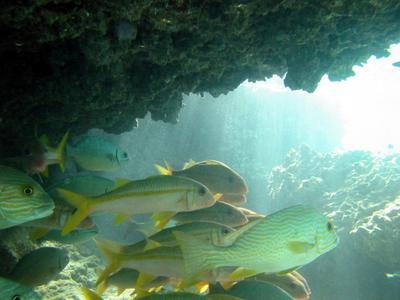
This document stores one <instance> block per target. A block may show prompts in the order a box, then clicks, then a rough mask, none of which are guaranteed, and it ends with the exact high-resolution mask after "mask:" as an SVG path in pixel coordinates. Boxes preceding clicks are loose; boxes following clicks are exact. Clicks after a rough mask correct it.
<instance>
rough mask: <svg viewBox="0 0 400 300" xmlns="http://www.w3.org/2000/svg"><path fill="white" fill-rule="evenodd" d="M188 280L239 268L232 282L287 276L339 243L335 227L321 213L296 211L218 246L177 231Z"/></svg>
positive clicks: (279, 215) (247, 229)
mask: <svg viewBox="0 0 400 300" xmlns="http://www.w3.org/2000/svg"><path fill="white" fill-rule="evenodd" d="M174 234H175V236H176V238H177V242H178V245H180V247H181V250H182V253H183V257H184V264H185V276H186V280H192V279H194V278H197V277H198V275H201V274H203V273H206V272H207V271H210V270H213V269H215V268H219V267H238V269H237V270H236V271H235V272H233V273H232V275H231V279H232V280H235V279H238V278H241V279H243V278H246V277H249V276H252V275H255V274H258V273H278V272H287V271H290V270H294V269H296V268H299V267H301V266H303V265H305V264H307V263H310V262H311V261H313V260H314V259H316V258H317V257H318V256H320V255H321V254H323V253H325V252H327V251H329V250H331V249H333V248H334V247H336V245H337V244H338V237H337V235H336V233H335V231H334V229H333V225H332V223H331V222H330V221H328V219H327V218H326V217H325V216H324V215H322V214H321V213H319V212H317V211H316V210H315V209H313V208H311V207H307V206H303V205H296V206H292V207H289V208H286V209H283V210H280V211H278V212H276V213H274V214H271V215H269V216H267V217H266V218H261V219H259V220H255V221H253V222H251V223H249V224H247V225H245V226H243V227H241V228H240V229H238V230H236V231H234V232H231V233H228V234H227V235H226V236H225V237H224V239H223V241H222V242H219V243H218V244H217V245H216V244H215V243H214V245H212V244H211V245H210V244H206V243H204V242H203V241H200V240H198V239H196V238H195V237H193V236H191V235H189V234H187V233H183V232H179V231H177V232H174Z"/></svg>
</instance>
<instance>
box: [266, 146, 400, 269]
mask: <svg viewBox="0 0 400 300" xmlns="http://www.w3.org/2000/svg"><path fill="white" fill-rule="evenodd" d="M268 191H269V201H271V203H272V205H273V206H275V207H282V206H288V205H293V204H294V203H308V204H311V205H314V206H316V207H321V208H322V210H323V211H325V212H326V213H327V215H328V216H329V217H331V218H332V219H333V220H334V223H335V224H336V225H337V227H338V228H339V230H340V231H342V232H343V233H342V234H343V235H344V238H345V239H346V243H352V245H353V247H354V248H357V249H363V253H364V254H365V255H367V256H369V257H370V258H371V259H373V260H374V261H377V262H379V263H381V264H382V265H384V266H386V267H387V268H388V269H398V268H400V263H399V260H398V256H397V254H396V253H397V251H398V249H399V247H400V230H399V228H400V226H399V225H400V154H399V153H395V152H393V153H386V154H372V153H370V152H366V151H350V152H337V153H326V154H322V153H318V152H315V151H312V150H311V149H309V148H308V147H306V146H302V147H301V148H300V149H299V150H291V151H290V152H289V154H288V156H287V158H286V161H285V163H284V164H283V165H281V166H278V167H276V168H274V170H273V171H272V172H271V174H270V177H269V182H268Z"/></svg>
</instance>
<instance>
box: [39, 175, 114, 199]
mask: <svg viewBox="0 0 400 300" xmlns="http://www.w3.org/2000/svg"><path fill="white" fill-rule="evenodd" d="M113 187H114V181H113V180H110V179H107V178H104V177H100V176H96V175H82V176H71V177H67V178H65V179H63V180H61V181H59V182H57V183H55V184H53V185H51V186H49V187H48V188H46V191H47V192H48V193H49V195H50V196H51V197H52V198H53V199H63V198H62V197H61V196H60V195H59V194H58V192H57V189H58V188H62V189H65V190H69V191H72V192H74V193H78V194H81V195H85V196H87V197H95V196H99V195H101V194H104V193H107V192H109V191H111V190H112V188H113Z"/></svg>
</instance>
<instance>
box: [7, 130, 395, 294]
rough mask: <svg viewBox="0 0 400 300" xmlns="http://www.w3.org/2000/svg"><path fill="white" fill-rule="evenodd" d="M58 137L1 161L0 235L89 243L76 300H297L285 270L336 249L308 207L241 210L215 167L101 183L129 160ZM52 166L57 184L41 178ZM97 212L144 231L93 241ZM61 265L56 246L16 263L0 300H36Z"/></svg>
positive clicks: (299, 290) (237, 188) (102, 146)
mask: <svg viewBox="0 0 400 300" xmlns="http://www.w3.org/2000/svg"><path fill="white" fill-rule="evenodd" d="M69 138H70V136H69V132H67V133H66V134H65V135H64V136H63V137H62V138H61V140H60V142H59V143H58V145H57V146H51V143H50V142H49V140H48V138H47V137H46V136H45V135H42V136H41V137H39V138H36V137H35V138H34V139H33V142H31V143H29V144H28V146H27V147H26V149H24V151H23V153H22V154H18V155H16V156H15V157H10V158H6V159H2V160H1V161H0V230H4V229H7V228H10V227H15V226H23V227H26V228H28V229H29V231H30V233H29V238H30V239H31V240H32V241H34V242H36V243H38V244H40V243H42V242H43V241H53V242H57V243H59V244H60V245H65V244H70V245H71V244H72V245H75V244H78V243H84V242H88V241H92V240H94V241H95V242H96V245H97V247H98V249H99V250H100V253H102V255H103V256H104V258H105V261H106V266H105V268H104V269H103V270H102V271H101V272H99V275H98V278H97V281H96V290H91V289H88V288H87V287H84V286H81V287H77V293H78V294H79V295H80V297H81V298H82V299H102V295H103V294H104V293H105V291H106V290H107V289H108V288H109V287H115V288H116V289H117V294H118V295H120V294H121V293H123V292H124V291H125V290H127V289H131V290H132V291H134V292H133V293H132V299H222V300H223V299H227V300H229V299H231V300H235V299H267V300H268V299H277V300H279V299H296V300H305V299H309V297H310V295H311V289H310V287H309V286H308V283H307V281H306V279H305V278H304V277H303V276H302V275H301V274H300V273H298V272H297V271H296V270H298V269H299V268H301V267H302V266H304V265H306V264H309V263H310V262H312V261H313V260H315V259H317V258H318V257H319V256H320V255H323V254H324V253H326V252H328V251H330V250H332V249H334V248H335V247H336V246H337V245H338V243H339V238H338V236H337V235H336V232H335V228H334V225H333V224H332V222H331V221H330V220H328V219H327V218H326V217H325V216H324V215H323V214H322V213H321V212H319V211H318V210H316V209H315V208H312V207H309V206H307V205H296V206H291V207H287V208H285V209H282V210H279V211H276V212H274V213H272V214H268V215H263V214H259V213H257V212H254V211H251V210H249V209H247V208H244V207H240V206H241V205H243V204H245V203H246V201H247V199H246V195H245V194H246V193H247V192H248V187H247V184H246V182H245V180H244V178H243V177H242V176H241V175H240V174H239V173H238V172H236V171H235V170H233V169H232V168H231V167H229V166H228V165H226V164H224V163H222V162H219V161H216V160H206V161H201V162H194V161H192V160H191V161H189V162H187V163H185V164H184V166H183V168H182V169H181V170H174V169H173V168H172V167H171V166H170V165H168V163H166V166H165V167H163V166H161V165H158V164H156V165H155V167H156V170H157V171H158V173H159V174H154V175H153V176H150V177H147V178H143V179H139V180H130V179H125V178H114V179H113V180H111V179H109V178H104V177H101V176H98V175H97V174H96V173H88V172H98V171H102V172H109V171H116V170H118V169H120V168H123V167H124V166H126V165H127V164H128V162H129V154H128V152H126V151H125V150H123V149H121V148H120V147H119V146H118V145H115V144H114V143H113V142H112V141H110V140H108V139H105V138H103V137H99V136H94V135H85V136H80V137H78V138H77V139H75V141H74V142H73V143H72V142H71V143H69V144H67V143H68V139H69ZM68 162H71V163H72V164H68ZM54 164H58V165H59V166H60V170H61V171H62V172H63V173H62V175H63V176H62V177H63V178H62V179H61V180H58V181H54V180H53V178H52V172H53V171H54V170H53V169H52V168H53V167H52V165H54ZM70 165H71V166H73V165H75V172H71V171H70V167H69V166H70ZM83 170H84V171H85V173H81V171H83ZM74 174H75V175H74ZM82 174H83V175H82ZM102 214H112V215H113V216H114V218H115V224H116V226H117V225H118V224H120V223H123V222H126V221H129V222H130V223H135V221H134V218H135V216H137V215H143V214H146V215H149V216H150V217H151V222H150V224H145V225H144V224H141V223H135V225H136V227H137V228H138V229H137V231H138V232H140V233H142V234H143V236H144V237H145V238H144V239H142V240H141V241H139V242H137V243H134V244H120V243H118V242H116V241H113V240H108V239H105V238H104V237H103V236H102V235H101V233H100V232H99V230H98V228H97V226H96V222H95V221H93V220H94V219H92V217H94V216H96V215H102ZM68 263H69V256H68V252H67V250H65V249H64V248H62V246H60V248H55V247H42V248H38V249H36V250H33V251H31V252H30V253H27V254H26V255H25V256H24V257H22V258H21V259H20V260H19V261H18V263H17V264H16V266H15V267H14V269H13V270H12V271H11V272H10V274H7V276H4V277H2V278H0V299H6V300H8V299H9V300H13V299H41V296H40V295H39V294H38V293H37V292H35V290H34V289H35V287H36V286H40V285H45V284H47V283H48V282H50V281H51V280H54V279H55V278H56V276H57V275H58V274H59V273H60V272H62V271H63V269H64V268H65V267H66V266H67V265H68ZM388 277H389V276H388ZM393 277H394V276H393ZM259 295H262V298H260V296H259ZM43 299H45V298H43Z"/></svg>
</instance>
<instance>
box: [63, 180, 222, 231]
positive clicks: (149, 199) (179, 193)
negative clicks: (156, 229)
mask: <svg viewBox="0 0 400 300" xmlns="http://www.w3.org/2000/svg"><path fill="white" fill-rule="evenodd" d="M57 191H58V192H59V194H60V195H61V196H62V197H64V198H65V200H67V201H68V202H69V203H70V204H72V205H73V206H74V207H76V208H77V211H76V212H75V213H74V215H72V217H71V218H70V219H69V220H68V221H67V223H66V224H65V226H64V228H63V231H62V233H63V234H67V233H69V232H71V231H72V230H73V229H74V228H75V227H76V226H77V225H79V223H80V222H81V221H82V220H84V219H85V218H86V217H87V216H88V215H89V214H91V213H94V212H109V213H116V214H122V215H126V216H130V215H135V214H144V213H159V212H171V213H172V215H171V217H172V216H173V214H175V213H176V212H180V211H192V210H196V209H200V208H205V207H209V206H211V205H213V204H214V203H215V199H214V197H213V196H212V194H211V193H210V191H209V189H208V188H207V187H206V186H204V185H203V184H201V183H199V182H196V181H194V180H191V179H189V178H183V177H178V176H152V177H149V178H147V179H143V180H136V181H128V182H127V183H125V184H123V185H121V186H120V187H118V188H116V189H114V190H112V191H110V192H108V193H105V194H103V195H100V196H97V197H92V198H90V197H86V196H83V195H79V194H76V193H73V192H71V191H67V190H64V189H57Z"/></svg>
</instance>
